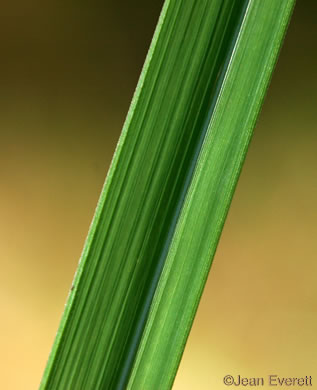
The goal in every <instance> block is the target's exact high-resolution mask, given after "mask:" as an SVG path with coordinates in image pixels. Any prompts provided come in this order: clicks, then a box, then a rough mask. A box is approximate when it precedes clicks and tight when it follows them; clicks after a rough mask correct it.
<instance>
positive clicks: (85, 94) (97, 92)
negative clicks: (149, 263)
mask: <svg viewBox="0 0 317 390" xmlns="http://www.w3.org/2000/svg"><path fill="white" fill-rule="evenodd" d="M161 3H162V2H161V1H154V0H153V1H152V2H146V1H145V0H140V1H138V2H131V3H124V4H123V3H122V4H121V5H120V4H119V3H117V4H116V3H114V2H110V1H104V2H84V1H82V0H78V1H76V2H75V1H69V2H60V1H52V0H49V1H47V2H40V1H39V0H30V1H28V2H25V1H22V0H13V1H11V2H4V3H3V4H2V5H1V13H0V52H1V62H0V85H1V87H0V134H1V143H0V148H1V153H0V175H1V191H0V215H1V219H0V237H1V253H0V270H1V271H0V304H1V325H0V388H1V389H4V390H31V389H36V388H38V385H39V382H40V379H41V376H42V372H43V370H44V367H45V364H46V360H47V357H48V354H49V351H50V348H51V345H52V343H53V340H54V336H55V332H56V329H57V327H58V324H59V320H60V317H61V314H62V311H63V307H64V303H65V300H66V297H67V294H68V290H69V288H70V285H71V282H72V278H73V275H74V272H75V269H76V266H77V263H78V259H79V256H80V253H81V250H82V246H83V243H84V240H85V236H86V233H87V231H88V227H89V224H90V221H91V219H92V216H93V213H94V208H95V205H96V202H97V199H98V197H99V193H100V190H101V187H102V184H103V181H104V178H105V175H106V172H107V169H108V166H109V163H110V161H111V157H112V154H113V151H114V148H115V144H116V141H117V139H118V136H119V134H120V130H121V127H122V124H123V121H124V118H125V115H126V112H127V110H128V107H129V102H130V100H131V96H132V93H133V90H134V88H135V85H136V82H137V79H138V75H139V73H140V70H141V67H142V64H143V61H144V57H145V54H146V50H147V48H148V45H149V42H150V39H151V36H152V33H153V29H154V26H155V23H156V20H157V17H158V14H159V10H160V7H161ZM316 11H317V4H316V2H315V1H313V0H301V1H298V4H297V6H296V8H295V12H294V17H293V20H292V23H291V25H290V28H289V33H288V35H287V38H286V41H285V45H284V47H283V50H282V53H281V57H280V60H279V63H278V65H277V68H276V72H275V73H274V76H273V79H272V84H271V87H270V90H269V93H268V95H267V98H266V101H265V104H264V108H263V110H262V113H261V115H260V118H259V121H258V124H257V127H256V130H255V135H254V137H253V140H252V143H251V146H250V149H249V153H248V156H247V159H246V163H245V166H244V168H243V172H242V175H241V179H240V181H239V184H238V188H237V191H236V194H235V196H234V200H233V203H232V207H231V209H230V212H229V216H228V219H227V222H226V225H225V228H224V232H223V235H222V238H221V240H220V244H219V247H218V250H217V254H216V256H215V260H214V263H213V266H212V270H211V273H210V277H209V280H208V283H207V286H206V289H205V292H204V295H203V298H202V301H201V304H200V307H199V311H198V314H197V317H196V319H195V322H194V326H193V329H192V332H191V335H190V337H189V341H188V344H187V347H186V350H185V353H184V356H183V359H182V362H181V366H180V369H179V372H178V375H177V377H176V381H175V384H174V387H173V389H174V390H209V389H212V390H221V389H225V388H228V387H226V386H225V385H224V384H223V377H224V376H225V375H226V374H231V375H233V376H237V375H238V374H240V375H241V376H244V377H264V378H266V376H267V375H268V374H277V375H279V376H281V377H282V376H284V377H300V376H305V375H311V376H312V377H313V387H311V388H317V387H316V386H317V385H315V382H316V381H317V336H316V329H317V282H316V279H317V261H316V252H317V242H316V233H317V231H316V230H317V227H316V218H317V206H316V198H317V178H316V166H317V153H316V149H317V135H316V119H317V117H316V102H317V71H316V69H317V55H316V49H317V47H316V46H317V27H316V21H315V19H316V16H315V15H316ZM316 383H317V382H316ZM235 388H236V387H235ZM262 388H266V389H269V388H270V387H268V386H267V385H266V386H263V387H262ZM74 390H76V389H74ZM140 390H159V389H140Z"/></svg>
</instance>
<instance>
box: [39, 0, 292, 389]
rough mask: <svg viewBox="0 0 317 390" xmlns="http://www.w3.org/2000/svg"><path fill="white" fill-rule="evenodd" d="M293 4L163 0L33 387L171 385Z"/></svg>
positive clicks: (269, 0) (289, 1) (265, 0)
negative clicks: (42, 371) (44, 361)
mask: <svg viewBox="0 0 317 390" xmlns="http://www.w3.org/2000/svg"><path fill="white" fill-rule="evenodd" d="M292 5H293V1H292V0H285V1H283V2H276V1H275V0H263V1H261V2H259V1H256V0H250V1H241V0H239V1H232V0H213V1H208V0H203V1H200V2H197V1H194V0H184V1H177V0H170V1H167V2H166V3H165V6H164V9H163V12H162V15H161V18H160V21H159V24H158V27H157V30H156V34H155V37H154V40H153V42H152V45H151V48H150V51H149V54H148V57H147V61H146V64H145V67H144V69H143V73H142V75H141V78H140V81H139V85H138V88H137V90H136V94H135V97H134V100H133V102H132V105H131V108H130V111H129V113H128V117H127V120H126V123H125V126H124V129H123V134H122V136H121V138H120V140H119V144H118V147H117V151H116V154H115V157H114V160H113V163H112V167H111V169H110V172H109V174H108V177H107V180H106V183H105V187H104V189H103V192H102V194H101V198H100V201H99V204H98V206H97V210H96V215H95V218H94V221H93V224H92V227H91V229H90V232H89V235H88V238H87V242H86V245H85V248H84V251H83V255H82V259H81V262H80V265H79V268H78V271H77V275H76V278H75V281H74V290H73V291H71V293H70V297H69V300H68V303H67V306H66V309H65V313H64V316H63V318H62V322H61V325H60V329H59V332H58V335H57V337H56V341H55V344H54V347H53V350H52V353H51V357H50V359H49V363H48V366H47V369H46V371H45V374H44V377H43V381H42V384H41V389H62V390H64V389H76V390H77V389H78V390H80V389H84V390H89V389H121V388H126V387H128V388H130V389H142V390H146V389H149V390H150V389H160V390H161V389H168V388H170V386H171V384H172V381H173V378H174V375H175V372H176V369H177V366H178V364H179V359H180V356H181V353H182V350H183V347H184V343H185V341H186V338H187V335H188V331H189V329H190V326H191V322H192V320H193V316H194V313H195V310H196V308H197V304H198V301H199V297H200V295H201V291H202V288H203V285H204V282H205V280H206V277H207V273H208V270H209V268H210V264H211V259H212V257H213V255H214V252H215V249H216V245H217V242H218V239H219V236H220V232H221V229H222V225H223V222H224V219H225V216H226V213H227V210H228V207H229V204H230V200H231V197H232V194H233V189H234V187H235V184H236V181H237V178H238V175H239V172H240V169H241V165H242V162H243V159H244V156H245V153H246V149H247V145H248V142H249V139H250V136H251V132H252V129H253V126H254V121H255V119H256V115H257V112H258V110H259V107H260V104H261V101H262V99H263V94H264V91H265V89H266V86H267V84H268V80H269V77H270V74H271V71H272V68H273V65H274V61H275V59H276V56H277V52H278V47H279V45H280V42H281V40H282V36H283V33H284V31H285V27H286V24H287V20H288V18H289V15H290V11H291V8H292ZM262 57H263V58H262ZM197 258H198V259H199V261H196V259H197ZM153 297H154V299H153ZM171 348H172V352H171ZM132 367H133V369H132ZM131 370H132V372H131Z"/></svg>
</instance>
